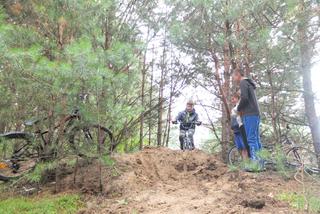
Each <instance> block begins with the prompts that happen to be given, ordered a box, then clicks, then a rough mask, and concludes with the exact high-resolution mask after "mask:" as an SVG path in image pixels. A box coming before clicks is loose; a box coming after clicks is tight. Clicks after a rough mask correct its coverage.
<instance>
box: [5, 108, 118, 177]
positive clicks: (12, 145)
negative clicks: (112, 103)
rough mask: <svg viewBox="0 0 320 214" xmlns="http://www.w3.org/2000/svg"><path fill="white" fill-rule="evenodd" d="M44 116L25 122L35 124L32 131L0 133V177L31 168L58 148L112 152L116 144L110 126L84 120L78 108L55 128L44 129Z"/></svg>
mask: <svg viewBox="0 0 320 214" xmlns="http://www.w3.org/2000/svg"><path fill="white" fill-rule="evenodd" d="M45 120H48V118H43V119H35V120H29V121H26V122H25V126H26V127H29V126H30V127H33V130H34V131H33V132H8V133H3V134H0V146H1V145H2V154H0V155H1V158H0V180H2V181H9V180H10V179H13V178H17V177H20V176H22V175H24V174H26V173H27V172H30V171H31V170H32V169H34V167H35V166H36V164H37V163H38V162H40V161H46V160H50V159H53V158H55V157H56V156H57V155H58V153H59V151H60V150H59V148H63V151H64V153H68V152H69V153H70V154H75V155H78V156H80V157H93V155H94V154H97V152H99V153H100V154H101V153H110V152H111V151H112V150H113V149H114V147H115V144H114V141H113V134H112V132H111V130H109V129H108V128H106V127H103V126H101V125H99V124H94V123H89V122H86V121H84V120H83V118H82V117H81V115H80V113H79V111H78V110H75V111H73V113H72V114H70V115H67V116H65V117H64V118H63V119H61V120H60V121H59V122H58V124H56V125H55V126H54V128H53V129H52V130H48V129H45V130H43V128H42V126H41V122H43V121H45Z"/></svg>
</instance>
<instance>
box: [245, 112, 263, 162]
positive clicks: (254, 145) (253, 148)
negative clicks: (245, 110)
mask: <svg viewBox="0 0 320 214" xmlns="http://www.w3.org/2000/svg"><path fill="white" fill-rule="evenodd" d="M242 120H243V125H244V128H245V130H246V134H247V140H248V144H249V147H250V157H251V159H252V160H258V158H257V155H256V154H257V152H258V151H260V150H261V142H260V131H259V126H260V116H258V115H245V116H243V117H242Z"/></svg>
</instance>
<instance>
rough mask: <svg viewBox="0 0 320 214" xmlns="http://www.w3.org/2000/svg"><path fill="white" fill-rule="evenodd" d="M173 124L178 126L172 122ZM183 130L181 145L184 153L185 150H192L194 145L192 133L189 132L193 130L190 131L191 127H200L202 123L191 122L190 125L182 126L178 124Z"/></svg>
mask: <svg viewBox="0 0 320 214" xmlns="http://www.w3.org/2000/svg"><path fill="white" fill-rule="evenodd" d="M173 124H178V122H177V121H173ZM180 124H181V126H182V128H183V130H184V137H183V143H182V150H183V151H185V150H193V149H194V145H193V139H192V138H193V134H194V133H193V132H192V131H191V130H194V129H192V128H191V127H192V126H193V125H197V126H200V125H201V124H202V122H200V121H197V122H191V123H187V124H184V123H180Z"/></svg>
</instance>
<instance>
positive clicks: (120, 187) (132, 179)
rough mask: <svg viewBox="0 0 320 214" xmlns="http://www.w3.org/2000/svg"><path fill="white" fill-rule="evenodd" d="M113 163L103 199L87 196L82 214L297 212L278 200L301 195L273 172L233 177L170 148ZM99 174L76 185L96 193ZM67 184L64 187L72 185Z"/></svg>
mask: <svg viewBox="0 0 320 214" xmlns="http://www.w3.org/2000/svg"><path fill="white" fill-rule="evenodd" d="M114 159H115V160H116V164H115V166H114V167H113V169H112V170H110V169H104V170H105V171H104V173H105V175H106V176H105V177H104V179H103V185H104V192H103V194H102V195H100V196H96V194H86V195H87V201H88V202H87V206H86V209H85V210H83V213H115V214H116V213H117V214H118V213H132V214H134V213H147V214H148V213H155V214H163V213H177V214H180V213H181V214H188V213H298V212H297V211H295V210H293V209H292V208H290V207H289V205H288V204H287V203H284V202H281V201H279V200H277V199H276V196H277V194H279V193H281V192H289V191H290V192H292V191H298V186H299V185H298V183H297V182H296V181H295V180H288V181H285V180H283V179H282V178H281V177H279V176H278V175H276V174H275V173H272V172H270V171H268V172H264V173H260V174H252V173H245V172H239V171H237V172H230V171H229V170H228V167H227V166H226V165H224V164H223V163H221V161H219V160H218V159H217V158H215V157H214V156H211V155H208V154H206V153H204V152H201V151H192V152H184V153H183V152H181V151H172V150H169V149H165V148H158V149H155V148H149V149H145V150H143V151H141V152H138V153H134V154H128V155H116V156H114ZM95 170H96V169H94V168H92V167H91V168H90V169H87V168H85V169H81V170H80V173H79V175H83V176H82V178H81V179H78V181H77V184H76V186H77V187H78V188H80V189H81V191H82V192H84V193H96V190H97V189H98V188H97V186H98V182H97V181H98V180H99V179H98V177H96V176H92V175H95V174H97V173H96V171H95ZM89 175H90V176H89ZM80 177H81V176H80ZM68 182H70V181H68V178H66V179H65V182H63V183H64V184H65V188H67V187H70V186H72V185H68Z"/></svg>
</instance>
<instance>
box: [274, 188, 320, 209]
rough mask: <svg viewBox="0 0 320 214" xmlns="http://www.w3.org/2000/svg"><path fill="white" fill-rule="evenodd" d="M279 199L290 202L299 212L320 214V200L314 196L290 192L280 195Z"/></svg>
mask: <svg viewBox="0 0 320 214" xmlns="http://www.w3.org/2000/svg"><path fill="white" fill-rule="evenodd" d="M277 198H278V199H279V200H281V201H286V202H288V203H289V204H290V205H291V206H292V207H294V208H296V209H299V210H303V211H307V210H308V211H311V212H312V213H319V212H320V198H319V197H316V196H313V195H307V196H304V195H303V194H298V193H292V192H288V193H281V194H279V195H278V196H277Z"/></svg>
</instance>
